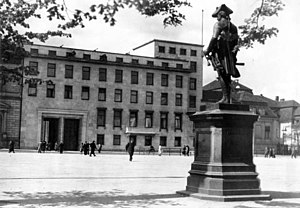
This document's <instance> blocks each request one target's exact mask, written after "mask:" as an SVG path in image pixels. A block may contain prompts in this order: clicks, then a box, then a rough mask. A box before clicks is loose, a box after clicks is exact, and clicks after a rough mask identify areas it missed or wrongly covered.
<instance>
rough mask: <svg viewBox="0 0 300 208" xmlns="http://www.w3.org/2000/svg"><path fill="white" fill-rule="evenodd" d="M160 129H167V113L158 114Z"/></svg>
mask: <svg viewBox="0 0 300 208" xmlns="http://www.w3.org/2000/svg"><path fill="white" fill-rule="evenodd" d="M160 129H168V112H161V113H160Z"/></svg>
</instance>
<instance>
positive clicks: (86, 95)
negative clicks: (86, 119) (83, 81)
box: [81, 87, 90, 100]
mask: <svg viewBox="0 0 300 208" xmlns="http://www.w3.org/2000/svg"><path fill="white" fill-rule="evenodd" d="M89 99H90V87H81V100H89Z"/></svg>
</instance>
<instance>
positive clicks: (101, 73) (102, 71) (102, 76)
mask: <svg viewBox="0 0 300 208" xmlns="http://www.w3.org/2000/svg"><path fill="white" fill-rule="evenodd" d="M106 72H107V69H106V68H99V81H102V82H106V76H107V74H106Z"/></svg>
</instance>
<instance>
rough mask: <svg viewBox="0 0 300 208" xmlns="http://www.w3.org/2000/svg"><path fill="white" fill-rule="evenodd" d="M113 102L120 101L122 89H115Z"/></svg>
mask: <svg viewBox="0 0 300 208" xmlns="http://www.w3.org/2000/svg"><path fill="white" fill-rule="evenodd" d="M115 102H122V90H121V89H115Z"/></svg>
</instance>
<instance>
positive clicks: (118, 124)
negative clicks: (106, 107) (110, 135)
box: [113, 109, 122, 127]
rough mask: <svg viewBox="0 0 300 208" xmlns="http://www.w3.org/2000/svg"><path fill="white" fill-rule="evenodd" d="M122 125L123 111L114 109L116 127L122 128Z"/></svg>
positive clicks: (114, 124)
mask: <svg viewBox="0 0 300 208" xmlns="http://www.w3.org/2000/svg"><path fill="white" fill-rule="evenodd" d="M121 125H122V109H114V123H113V126H114V127H121Z"/></svg>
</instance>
